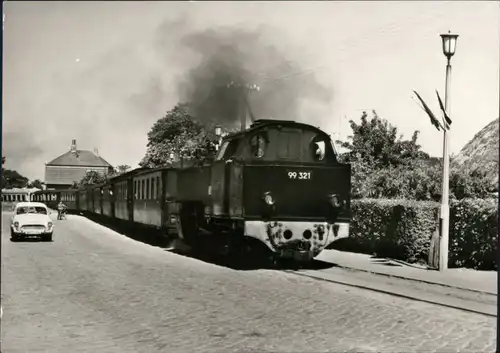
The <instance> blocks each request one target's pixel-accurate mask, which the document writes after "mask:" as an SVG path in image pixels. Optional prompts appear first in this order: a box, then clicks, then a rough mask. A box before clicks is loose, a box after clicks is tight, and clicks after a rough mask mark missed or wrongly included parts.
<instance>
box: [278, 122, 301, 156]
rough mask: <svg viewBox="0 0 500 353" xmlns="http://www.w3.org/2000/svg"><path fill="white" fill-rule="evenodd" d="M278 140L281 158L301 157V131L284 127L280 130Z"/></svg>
mask: <svg viewBox="0 0 500 353" xmlns="http://www.w3.org/2000/svg"><path fill="white" fill-rule="evenodd" d="M276 140H277V141H276V142H277V152H278V153H277V154H278V158H279V159H287V160H298V159H300V157H301V156H300V154H301V153H300V150H301V148H302V147H301V146H302V135H301V132H300V131H297V130H292V129H282V130H281V131H279V132H278V134H277V137H276Z"/></svg>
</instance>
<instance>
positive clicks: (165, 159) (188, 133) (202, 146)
mask: <svg viewBox="0 0 500 353" xmlns="http://www.w3.org/2000/svg"><path fill="white" fill-rule="evenodd" d="M211 131H213V129H212V127H211V126H205V125H203V124H201V123H200V122H198V121H196V119H195V118H194V117H192V116H191V115H189V113H188V112H187V109H186V106H185V105H183V104H177V105H176V106H175V107H174V108H173V109H172V110H170V111H168V112H167V113H166V115H165V116H164V117H162V118H160V119H158V121H156V122H155V123H154V124H153V126H152V128H151V130H150V131H149V132H148V144H147V151H146V155H145V156H144V158H143V159H142V160H141V162H140V163H139V165H140V166H141V167H148V168H155V167H163V166H171V165H173V164H174V163H175V161H178V160H185V161H190V162H192V163H196V164H203V163H204V162H205V161H207V160H210V159H211V158H212V157H213V155H214V152H215V144H214V143H213V141H212V139H213V134H212V133H211Z"/></svg>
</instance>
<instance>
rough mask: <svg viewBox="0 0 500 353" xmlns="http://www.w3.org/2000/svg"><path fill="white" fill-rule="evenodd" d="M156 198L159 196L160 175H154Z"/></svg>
mask: <svg viewBox="0 0 500 353" xmlns="http://www.w3.org/2000/svg"><path fill="white" fill-rule="evenodd" d="M156 198H157V199H159V198H160V177H159V176H158V177H156Z"/></svg>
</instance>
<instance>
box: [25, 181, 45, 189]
mask: <svg viewBox="0 0 500 353" xmlns="http://www.w3.org/2000/svg"><path fill="white" fill-rule="evenodd" d="M44 184H45V183H44V182H43V181H41V180H40V179H35V180H33V181H32V182H30V183H29V184H28V187H29V188H37V189H43V185H44Z"/></svg>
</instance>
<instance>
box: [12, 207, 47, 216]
mask: <svg viewBox="0 0 500 353" xmlns="http://www.w3.org/2000/svg"><path fill="white" fill-rule="evenodd" d="M16 213H17V214H25V213H36V214H47V209H46V208H45V207H40V206H24V207H19V208H18V209H17V212H16Z"/></svg>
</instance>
